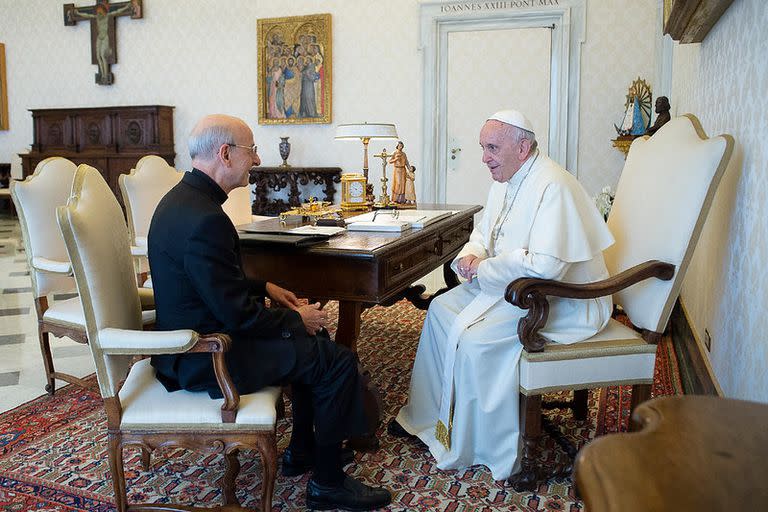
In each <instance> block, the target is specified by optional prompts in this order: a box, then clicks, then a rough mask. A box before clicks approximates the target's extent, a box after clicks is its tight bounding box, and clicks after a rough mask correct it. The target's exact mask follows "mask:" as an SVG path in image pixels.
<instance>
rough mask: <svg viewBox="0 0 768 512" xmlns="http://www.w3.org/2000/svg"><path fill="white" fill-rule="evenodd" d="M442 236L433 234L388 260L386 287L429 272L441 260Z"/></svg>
mask: <svg viewBox="0 0 768 512" xmlns="http://www.w3.org/2000/svg"><path fill="white" fill-rule="evenodd" d="M441 249H442V247H441V241H440V237H439V236H437V235H435V236H431V237H429V238H428V239H426V240H423V241H422V242H420V243H418V244H415V245H413V246H410V247H404V248H403V250H402V251H400V252H399V253H398V254H396V255H395V256H393V257H392V258H391V259H389V260H388V261H386V263H385V268H384V287H385V288H389V287H390V286H393V285H396V284H402V283H403V282H408V283H409V284H410V282H411V281H414V280H416V279H418V278H419V277H421V276H422V275H424V274H425V273H427V272H429V271H430V270H431V269H432V268H434V267H435V266H436V265H437V264H438V262H439V261H440V256H441V255H442V250H441Z"/></svg>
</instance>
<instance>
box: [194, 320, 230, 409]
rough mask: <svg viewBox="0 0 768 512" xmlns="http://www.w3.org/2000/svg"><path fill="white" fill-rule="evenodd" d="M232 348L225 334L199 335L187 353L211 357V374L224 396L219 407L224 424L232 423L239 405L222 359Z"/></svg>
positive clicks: (225, 364)
mask: <svg viewBox="0 0 768 512" xmlns="http://www.w3.org/2000/svg"><path fill="white" fill-rule="evenodd" d="M231 346H232V338H230V337H229V336H227V335H226V334H206V335H200V339H199V340H198V341H197V343H196V344H195V346H193V347H192V348H190V349H189V351H188V352H210V353H211V357H213V373H214V374H215V375H216V382H218V383H219V389H221V394H222V395H223V396H224V403H223V404H222V406H221V421H222V422H224V423H234V422H235V418H237V408H238V406H239V405H240V394H239V393H238V392H237V389H236V388H235V383H234V382H232V377H231V376H230V375H229V370H227V363H226V361H225V359H224V353H225V352H226V351H228V350H229V349H230V347H231Z"/></svg>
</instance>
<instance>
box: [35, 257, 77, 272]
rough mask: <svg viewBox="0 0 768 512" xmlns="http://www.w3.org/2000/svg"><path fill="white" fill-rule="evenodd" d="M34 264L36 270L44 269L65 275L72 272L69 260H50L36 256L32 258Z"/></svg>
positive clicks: (44, 270)
mask: <svg viewBox="0 0 768 512" xmlns="http://www.w3.org/2000/svg"><path fill="white" fill-rule="evenodd" d="M32 266H33V267H34V269H35V270H42V271H43V272H51V273H53V274H65V275H71V274H72V264H71V263H70V262H68V261H56V260H49V259H48V258H43V257H42V256H35V257H34V258H32Z"/></svg>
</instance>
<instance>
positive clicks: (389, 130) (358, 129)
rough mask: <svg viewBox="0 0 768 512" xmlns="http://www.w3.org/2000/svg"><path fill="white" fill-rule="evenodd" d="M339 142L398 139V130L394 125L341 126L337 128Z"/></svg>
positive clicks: (364, 124)
mask: <svg viewBox="0 0 768 512" xmlns="http://www.w3.org/2000/svg"><path fill="white" fill-rule="evenodd" d="M335 138H336V139H337V140H352V139H356V140H357V139H396V138H397V130H396V129H395V125H394V124H387V123H362V124H340V125H338V126H337V127H336V137H335Z"/></svg>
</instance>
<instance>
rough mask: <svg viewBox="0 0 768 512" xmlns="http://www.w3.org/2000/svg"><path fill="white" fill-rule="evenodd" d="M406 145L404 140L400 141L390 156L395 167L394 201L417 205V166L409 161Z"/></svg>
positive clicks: (393, 174)
mask: <svg viewBox="0 0 768 512" xmlns="http://www.w3.org/2000/svg"><path fill="white" fill-rule="evenodd" d="M404 147H405V145H404V144H403V142H402V141H399V142H398V143H397V147H395V151H394V152H393V153H392V156H391V157H389V163H391V164H392V166H393V167H394V170H393V171H392V202H394V203H396V204H398V205H415V204H416V189H415V186H414V180H415V179H416V174H415V172H416V168H415V167H412V166H411V164H410V162H409V161H408V155H406V154H405V151H403V148H404Z"/></svg>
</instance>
